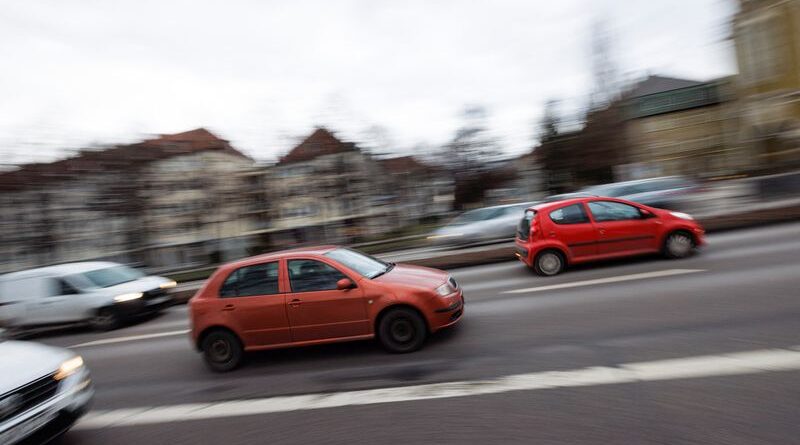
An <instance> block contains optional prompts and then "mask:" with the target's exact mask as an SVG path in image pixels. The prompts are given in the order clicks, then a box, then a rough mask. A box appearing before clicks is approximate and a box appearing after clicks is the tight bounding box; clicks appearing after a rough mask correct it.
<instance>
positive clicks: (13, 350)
mask: <svg viewBox="0 0 800 445" xmlns="http://www.w3.org/2000/svg"><path fill="white" fill-rule="evenodd" d="M73 356H75V353H73V352H72V351H69V350H68V349H63V348H56V347H52V346H46V345H43V344H41V343H34V342H29V341H14V340H6V341H0V357H2V360H0V375H2V376H3V378H2V379H0V394H4V393H6V392H8V391H11V390H13V389H15V388H19V387H20V386H22V385H25V384H26V383H30V382H32V381H34V380H36V379H38V378H40V377H43V376H45V375H47V374H51V373H54V372H56V371H57V370H58V367H59V366H61V363H63V362H64V361H65V360H67V359H69V358H71V357H73Z"/></svg>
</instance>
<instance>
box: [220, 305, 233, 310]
mask: <svg viewBox="0 0 800 445" xmlns="http://www.w3.org/2000/svg"><path fill="white" fill-rule="evenodd" d="M234 309H236V306H234V305H232V304H226V305H225V306H224V307H223V308H222V310H223V311H232V310H234Z"/></svg>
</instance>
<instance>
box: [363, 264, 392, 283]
mask: <svg viewBox="0 0 800 445" xmlns="http://www.w3.org/2000/svg"><path fill="white" fill-rule="evenodd" d="M394 266H395V264H394V263H386V269H383V270H382V271H380V272H378V273H376V274H375V275H373V276H371V277H369V279H370V280H371V279H373V278H378V277H379V276H381V275H383V274H385V273H386V272H389V271H390V270H392V269H394Z"/></svg>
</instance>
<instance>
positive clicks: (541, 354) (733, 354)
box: [38, 223, 800, 445]
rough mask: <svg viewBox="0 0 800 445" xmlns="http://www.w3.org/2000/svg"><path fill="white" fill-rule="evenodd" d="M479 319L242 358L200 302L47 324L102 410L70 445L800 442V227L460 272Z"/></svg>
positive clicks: (69, 438)
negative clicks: (232, 363)
mask: <svg viewBox="0 0 800 445" xmlns="http://www.w3.org/2000/svg"><path fill="white" fill-rule="evenodd" d="M452 274H453V276H454V277H455V278H456V279H457V280H458V281H459V283H460V284H461V285H462V287H463V289H464V291H465V295H466V301H467V305H466V312H465V316H464V319H463V322H462V323H461V325H460V326H458V327H456V328H455V329H451V330H449V331H446V332H443V333H441V334H440V335H436V336H434V337H433V338H432V339H431V340H430V341H429V343H428V344H427V345H426V347H425V348H424V349H423V350H421V351H419V352H417V353H413V354H407V355H390V354H386V353H384V352H382V351H381V350H380V349H379V348H378V347H377V346H376V345H375V344H374V343H372V342H360V343H349V344H336V345H329V346H322V347H311V348H300V349H291V350H281V351H268V352H264V353H258V354H253V355H251V356H249V359H248V362H247V363H246V365H245V366H244V367H243V368H241V369H239V370H237V371H235V372H233V373H228V374H214V373H211V372H210V371H208V370H206V368H205V367H204V365H203V363H202V361H201V357H200V355H199V354H197V353H196V352H195V351H194V350H193V349H192V348H191V347H190V344H189V340H188V337H187V335H186V334H185V331H186V330H187V329H188V322H187V319H186V308H185V307H175V308H172V309H171V310H170V311H168V312H167V313H165V314H163V315H162V316H160V317H158V318H155V319H153V320H150V321H148V322H146V323H143V324H140V325H136V326H131V327H127V328H124V329H120V330H117V331H113V332H108V333H102V334H98V333H92V332H86V331H80V330H77V331H76V330H73V331H69V332H59V333H56V334H47V336H45V337H41V338H39V339H38V340H39V341H43V342H45V343H49V344H54V345H60V346H69V347H72V348H73V349H74V350H76V351H77V352H79V353H80V354H82V355H83V357H84V358H85V360H86V362H87V363H88V365H89V366H90V367H91V369H92V372H93V376H94V379H95V383H96V386H97V396H96V401H95V404H94V410H93V412H92V413H90V414H89V415H88V416H87V417H86V418H85V419H84V420H83V421H82V422H81V423H79V424H78V425H77V426H76V427H75V428H74V429H73V430H72V431H70V432H69V433H68V434H67V435H66V436H65V437H64V438H63V440H62V441H61V442H62V443H63V444H68V445H72V444H75V445H77V444H82V445H85V444H111V443H113V444H116V445H123V444H145V443H147V444H162V443H163V444H184V443H185V444H225V445H236V444H250V443H380V444H383V443H411V444H415V443H458V444H464V443H476V444H485V443H500V444H509V443H536V444H549V443H554V444H555V443H559V444H563V443H569V444H596V443H603V444H609V443H618V444H679V443H698V444H709V443H719V444H758V443H772V444H788V443H798V441H800V439H799V438H800V422H799V420H800V224H798V223H793V224H783V225H775V226H769V227H762V228H754V229H747V230H740V231H733V232H724V233H719V234H714V235H712V236H710V237H709V246H708V247H707V248H705V249H704V250H703V252H702V253H701V254H699V255H697V256H694V257H692V258H689V259H686V260H677V261H670V260H663V259H660V258H640V259H635V260H626V261H617V262H612V263H602V264H593V265H587V266H581V267H576V268H573V269H571V270H569V271H568V272H567V273H565V274H563V275H560V276H557V277H553V278H539V277H536V276H534V275H533V274H531V273H530V272H529V271H528V270H527V269H525V268H524V267H523V266H522V265H521V264H520V263H516V262H509V263H502V264H494V265H488V266H479V267H472V268H462V269H456V270H453V271H452Z"/></svg>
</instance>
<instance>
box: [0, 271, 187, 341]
mask: <svg viewBox="0 0 800 445" xmlns="http://www.w3.org/2000/svg"><path fill="white" fill-rule="evenodd" d="M175 284H176V283H175V281H173V280H170V279H168V278H163V277H156V276H146V275H144V274H143V273H141V272H139V271H138V270H135V269H131V268H130V267H127V266H124V265H122V264H117V263H110V262H99V261H90V262H80V263H69V264H59V265H56V266H47V267H40V268H37V269H30V270H25V271H21V272H13V273H9V274H5V275H0V326H6V327H8V328H14V329H16V330H21V329H23V328H29V327H35V326H45V325H58V324H64V323H77V322H89V324H91V325H92V326H93V327H95V328H96V329H100V330H110V329H114V328H116V327H118V326H119V325H120V324H121V323H122V322H124V321H125V320H127V319H133V318H136V317H138V316H141V315H146V314H151V313H156V312H158V311H160V310H162V309H164V308H165V307H167V306H169V305H171V304H172V298H171V297H170V295H168V293H167V290H168V289H170V288H172V287H175Z"/></svg>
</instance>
